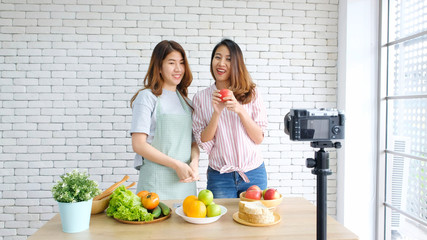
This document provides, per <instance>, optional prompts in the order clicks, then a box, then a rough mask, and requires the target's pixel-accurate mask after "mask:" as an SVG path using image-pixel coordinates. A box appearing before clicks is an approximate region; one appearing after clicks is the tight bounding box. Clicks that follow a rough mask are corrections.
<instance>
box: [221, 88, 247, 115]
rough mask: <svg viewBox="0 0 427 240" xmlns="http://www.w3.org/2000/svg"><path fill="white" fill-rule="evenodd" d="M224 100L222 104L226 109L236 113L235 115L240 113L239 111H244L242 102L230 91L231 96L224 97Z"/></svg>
mask: <svg viewBox="0 0 427 240" xmlns="http://www.w3.org/2000/svg"><path fill="white" fill-rule="evenodd" d="M230 92H231V91H230ZM224 100H225V101H226V102H224V105H225V107H226V108H227V110H228V111H232V112H235V113H237V115H240V113H242V111H244V108H243V106H242V104H240V103H239V101H237V99H236V97H234V94H233V92H231V96H228V97H225V98H224Z"/></svg>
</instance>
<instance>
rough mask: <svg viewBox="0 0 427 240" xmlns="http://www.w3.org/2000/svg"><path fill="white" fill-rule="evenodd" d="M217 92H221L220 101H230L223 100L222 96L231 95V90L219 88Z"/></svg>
mask: <svg viewBox="0 0 427 240" xmlns="http://www.w3.org/2000/svg"><path fill="white" fill-rule="evenodd" d="M219 94H221V102H226V101H230V99H227V100H224V98H225V97H231V95H232V93H231V91H230V90H228V89H226V88H224V89H221V90H220V91H219Z"/></svg>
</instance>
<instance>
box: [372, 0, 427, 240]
mask: <svg viewBox="0 0 427 240" xmlns="http://www.w3.org/2000/svg"><path fill="white" fill-rule="evenodd" d="M379 22H380V24H379V25H380V31H379V46H378V51H379V53H378V55H379V58H378V60H379V71H378V74H379V76H378V79H379V88H378V89H379V90H378V91H379V92H378V96H379V98H378V109H379V111H378V123H377V126H378V154H377V157H378V160H377V211H376V212H377V221H376V236H377V239H391V236H390V235H389V234H390V231H389V230H388V229H387V227H386V226H387V225H391V224H390V221H391V217H390V216H391V211H392V210H395V211H396V210H398V209H396V208H395V207H393V206H392V205H391V204H390V203H389V202H387V199H386V196H387V187H386V185H387V176H386V174H387V166H386V165H387V155H390V156H391V155H394V156H396V155H400V156H402V157H405V158H411V159H416V160H420V161H426V159H423V158H420V157H417V156H413V155H410V154H402V153H398V152H395V151H393V150H390V149H388V148H387V141H388V140H389V139H390V136H388V131H387V130H388V129H387V127H388V126H387V124H388V122H387V120H388V119H387V116H388V109H387V107H388V106H387V105H388V102H389V101H395V100H399V99H416V98H427V93H426V94H417V95H389V93H388V89H387V85H388V81H389V78H388V67H389V55H388V54H389V48H390V47H393V46H395V45H396V44H399V43H402V42H406V41H410V40H411V39H416V38H418V37H421V36H426V35H427V31H421V32H418V33H414V34H412V35H410V36H404V37H402V38H400V39H396V40H392V41H389V32H388V31H389V1H380V16H379ZM389 161H390V160H389ZM398 212H399V214H401V215H403V216H405V217H407V218H410V219H412V220H415V221H417V222H418V223H420V224H422V225H425V226H427V225H426V222H425V221H423V220H417V219H415V218H413V217H412V216H411V215H410V214H409V215H408V214H407V213H406V212H405V211H401V210H398Z"/></svg>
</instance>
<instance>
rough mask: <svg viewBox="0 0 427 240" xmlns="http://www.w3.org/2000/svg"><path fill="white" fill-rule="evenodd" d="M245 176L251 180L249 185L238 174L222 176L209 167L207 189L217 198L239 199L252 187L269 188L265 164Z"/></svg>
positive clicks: (224, 174) (232, 173)
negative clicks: (241, 194) (242, 193)
mask: <svg viewBox="0 0 427 240" xmlns="http://www.w3.org/2000/svg"><path fill="white" fill-rule="evenodd" d="M245 174H246V176H247V177H248V178H249V181H250V182H248V183H246V182H245V181H244V180H243V179H242V177H241V176H240V175H239V173H237V172H231V173H223V174H220V173H219V172H218V171H216V170H214V169H212V168H211V167H208V172H207V178H208V183H207V187H206V188H207V189H209V190H211V191H212V193H213V195H214V197H215V198H238V197H239V195H240V193H241V192H244V191H246V189H248V188H249V187H250V186H252V185H258V187H260V188H261V189H265V188H267V172H266V170H265V165H264V163H262V164H261V165H260V166H259V167H258V168H255V169H253V170H251V171H248V172H246V173H245Z"/></svg>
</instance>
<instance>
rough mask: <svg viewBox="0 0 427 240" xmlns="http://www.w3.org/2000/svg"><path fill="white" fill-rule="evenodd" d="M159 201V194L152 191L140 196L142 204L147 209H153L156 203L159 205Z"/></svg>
mask: <svg viewBox="0 0 427 240" xmlns="http://www.w3.org/2000/svg"><path fill="white" fill-rule="evenodd" d="M159 202H160V198H159V195H157V193H154V192H150V193H148V194H147V195H145V196H143V197H142V198H141V203H142V206H144V207H145V208H146V209H148V210H151V209H155V208H156V207H157V205H159Z"/></svg>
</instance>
